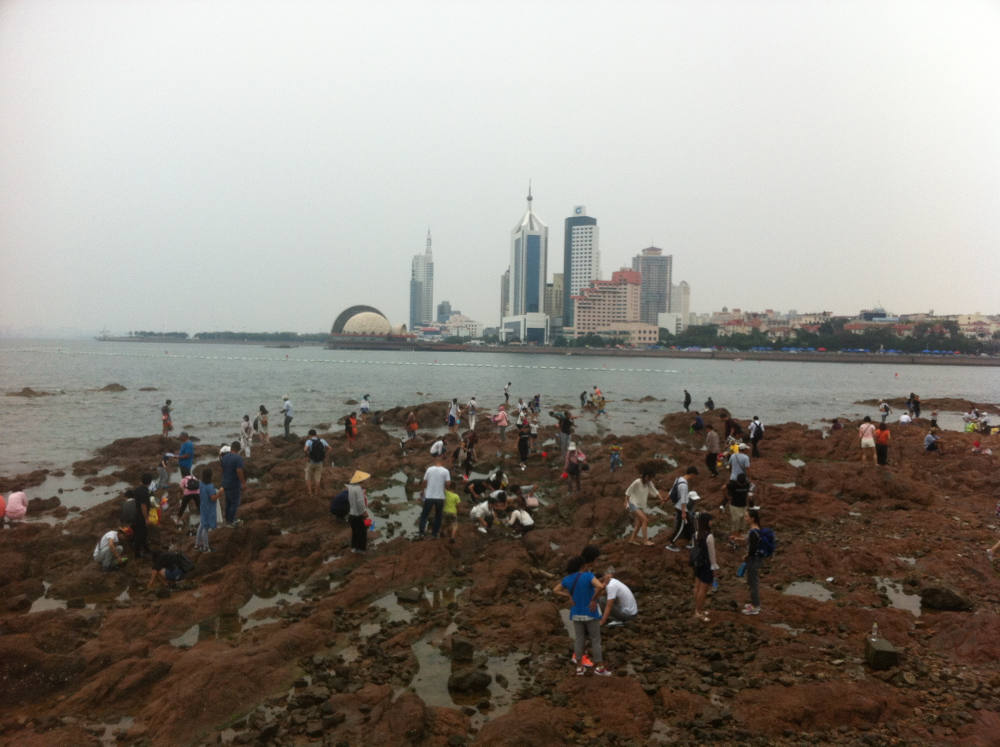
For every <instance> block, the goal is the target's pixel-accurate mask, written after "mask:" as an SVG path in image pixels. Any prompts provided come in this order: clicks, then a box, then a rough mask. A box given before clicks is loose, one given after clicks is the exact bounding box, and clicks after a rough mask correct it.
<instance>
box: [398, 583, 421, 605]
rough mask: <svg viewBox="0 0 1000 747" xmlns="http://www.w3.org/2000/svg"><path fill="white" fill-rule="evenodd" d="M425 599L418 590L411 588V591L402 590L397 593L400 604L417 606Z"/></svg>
mask: <svg viewBox="0 0 1000 747" xmlns="http://www.w3.org/2000/svg"><path fill="white" fill-rule="evenodd" d="M423 598H424V594H423V592H422V591H421V590H420V589H418V588H416V587H411V588H409V589H400V590H398V591H397V592H396V599H398V600H399V601H400V602H409V603H410V604H415V603H417V602H419V601H420V600H421V599H423Z"/></svg>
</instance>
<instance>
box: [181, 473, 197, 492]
mask: <svg viewBox="0 0 1000 747" xmlns="http://www.w3.org/2000/svg"><path fill="white" fill-rule="evenodd" d="M181 482H182V483H183V484H182V486H181V487H183V488H184V490H186V491H187V492H188V493H193V492H195V491H196V490H201V483H200V482H198V478H197V477H195V476H194V475H188V476H187V477H185V478H184V479H183V480H182V481H181Z"/></svg>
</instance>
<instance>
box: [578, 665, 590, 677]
mask: <svg viewBox="0 0 1000 747" xmlns="http://www.w3.org/2000/svg"><path fill="white" fill-rule="evenodd" d="M586 671H587V670H586V669H584V668H583V667H577V668H576V676H577V677H582V676H583V675H584V673H585V672H586Z"/></svg>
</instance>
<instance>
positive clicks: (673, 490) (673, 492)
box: [670, 477, 687, 506]
mask: <svg viewBox="0 0 1000 747" xmlns="http://www.w3.org/2000/svg"><path fill="white" fill-rule="evenodd" d="M681 480H684V484H685V485H686V484H687V480H686V479H684V478H683V477H678V478H677V479H676V480H674V484H673V485H671V486H670V501H671V503H673V504H674V505H675V506H676V505H677V501H679V500H680V499H681V496H680V493H679V492H678V490H677V486H678V485H679V484H680V481H681Z"/></svg>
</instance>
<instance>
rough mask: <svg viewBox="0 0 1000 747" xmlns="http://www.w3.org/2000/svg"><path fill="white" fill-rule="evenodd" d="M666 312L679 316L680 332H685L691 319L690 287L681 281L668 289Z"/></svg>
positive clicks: (685, 281) (684, 281)
mask: <svg viewBox="0 0 1000 747" xmlns="http://www.w3.org/2000/svg"><path fill="white" fill-rule="evenodd" d="M667 311H670V312H673V313H674V314H680V315H681V330H682V331H683V330H685V329H687V327H688V324H689V323H690V318H691V286H690V285H688V284H687V280H682V281H681V282H679V283H678V284H677V285H675V286H673V287H672V288H671V289H670V308H669V309H667Z"/></svg>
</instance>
